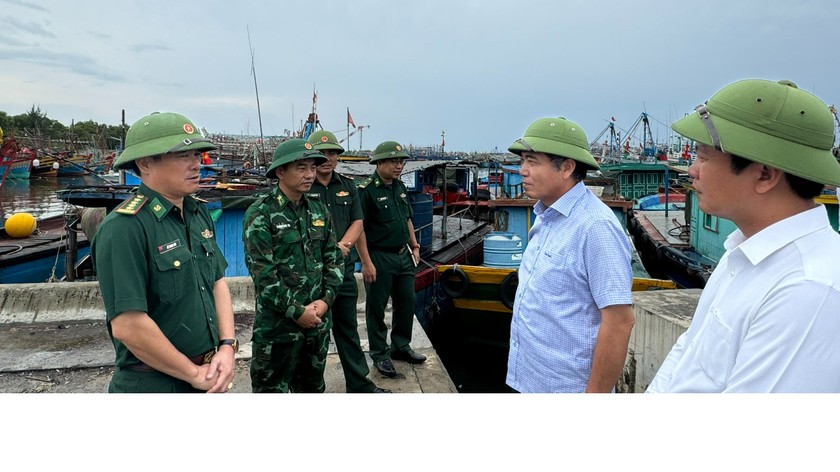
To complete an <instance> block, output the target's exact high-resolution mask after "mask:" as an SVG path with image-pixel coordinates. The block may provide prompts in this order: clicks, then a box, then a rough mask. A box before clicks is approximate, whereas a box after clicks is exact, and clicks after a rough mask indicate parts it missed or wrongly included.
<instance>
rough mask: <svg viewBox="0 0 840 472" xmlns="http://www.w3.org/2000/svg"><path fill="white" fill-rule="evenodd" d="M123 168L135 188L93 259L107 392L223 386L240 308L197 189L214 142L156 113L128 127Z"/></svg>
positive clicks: (95, 245) (109, 222) (108, 224)
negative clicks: (204, 156)
mask: <svg viewBox="0 0 840 472" xmlns="http://www.w3.org/2000/svg"><path fill="white" fill-rule="evenodd" d="M125 141H126V148H125V150H124V151H123V152H122V154H120V156H119V158H117V161H116V163H115V164H114V166H115V167H116V168H117V169H133V170H134V171H135V172H136V173H137V174H138V175H139V176H140V181H141V184H140V187H139V188H138V189H137V193H136V194H135V195H134V196H133V197H130V198H128V199H126V201H125V202H124V203H123V204H122V205H120V206H119V207H117V208H116V209H115V210H114V211H112V212H111V213H109V214H108V215H107V216H106V217H105V219H104V220H103V221H102V224H101V225H100V226H99V229H98V230H97V232H96V235H95V236H94V238H93V241H92V243H91V254H92V256H93V261H94V265H95V268H96V273H97V276H98V279H99V287H100V289H101V291H102V298H103V300H104V301H105V312H106V315H107V321H108V334H109V335H110V337H111V340H112V341H113V343H114V349H115V351H116V361H115V365H116V370H115V371H114V375H113V377H112V378H111V383H110V385H109V387H108V391H109V392H173V393H174V392H203V391H207V392H226V391H228V390H229V389H230V388H231V387H232V386H233V384H232V382H231V381H232V380H233V374H234V365H235V360H234V353H235V351H236V349H237V348H238V345H239V344H238V343H237V342H236V337H235V333H234V323H233V306H232V304H231V298H230V290H229V289H228V285H227V282H225V279H224V271H225V268H226V267H227V262H226V261H225V258H224V255H223V254H222V251H221V249H220V248H219V246H218V245H217V244H216V238H215V231H214V226H213V220H212V219H211V217H210V213H209V211H208V210H207V208H206V207H205V206H204V204H202V203H201V201H199V200H198V199H196V198H194V197H192V196H191V194H193V193H195V192H197V191H198V188H199V187H198V183H199V169H200V167H201V166H200V162H199V159H200V157H201V153H202V151H206V150H211V149H216V146H214V145H213V143H211V142H210V140H209V139H206V138H204V137H202V136H201V134H200V133H198V131H197V129H196V127H195V125H193V123H192V122H191V121H190V120H189V119H187V118H186V117H184V116H182V115H179V114H177V113H152V114H151V115H148V116H145V117H143V118H141V119H139V120H138V121H137V122H136V123H134V124H133V125H132V126H131V128H129V130H128V133H126V140H125Z"/></svg>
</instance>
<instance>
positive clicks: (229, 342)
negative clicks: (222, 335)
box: [219, 338, 239, 353]
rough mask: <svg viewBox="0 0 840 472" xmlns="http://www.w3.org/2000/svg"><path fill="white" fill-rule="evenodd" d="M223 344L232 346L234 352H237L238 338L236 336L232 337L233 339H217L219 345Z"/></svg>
mask: <svg viewBox="0 0 840 472" xmlns="http://www.w3.org/2000/svg"><path fill="white" fill-rule="evenodd" d="M225 345H227V346H230V347H232V348H233V352H234V353H237V352H239V340H238V339H236V338H234V339H220V340H219V347H222V346H225Z"/></svg>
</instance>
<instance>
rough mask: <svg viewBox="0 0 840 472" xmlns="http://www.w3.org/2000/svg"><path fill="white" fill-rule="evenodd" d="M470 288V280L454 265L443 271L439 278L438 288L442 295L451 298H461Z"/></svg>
mask: <svg viewBox="0 0 840 472" xmlns="http://www.w3.org/2000/svg"><path fill="white" fill-rule="evenodd" d="M469 286H470V278H469V277H467V273H466V272H464V270H463V269H461V268H460V267H458V266H457V265H454V266H452V267H450V268H448V269H446V270H445V271H443V274H441V276H440V287H441V289H443V293H445V294H447V295H448V296H450V297H452V298H461V297H463V296H464V294H465V293H467V289H468V288H469Z"/></svg>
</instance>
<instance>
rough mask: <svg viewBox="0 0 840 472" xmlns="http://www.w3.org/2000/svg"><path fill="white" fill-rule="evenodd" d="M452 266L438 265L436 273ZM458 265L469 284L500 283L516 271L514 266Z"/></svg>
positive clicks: (441, 272)
mask: <svg viewBox="0 0 840 472" xmlns="http://www.w3.org/2000/svg"><path fill="white" fill-rule="evenodd" d="M451 267H454V266H452V265H442V266H438V268H437V270H438V273H440V274H443V272H444V271H446V269H449V268H451ZM458 267H459V268H460V269H461V270H463V271H464V273H465V274H467V278H469V280H470V283H471V284H501V283H502V280H504V278H505V277H507V275H508V274H510V273H511V272H516V268H515V267H511V268H502V267H485V266H474V265H458Z"/></svg>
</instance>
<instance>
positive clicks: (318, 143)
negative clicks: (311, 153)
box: [307, 131, 344, 154]
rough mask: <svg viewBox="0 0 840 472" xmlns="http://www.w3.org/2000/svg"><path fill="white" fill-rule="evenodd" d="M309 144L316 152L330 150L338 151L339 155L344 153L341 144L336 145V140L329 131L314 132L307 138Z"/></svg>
mask: <svg viewBox="0 0 840 472" xmlns="http://www.w3.org/2000/svg"><path fill="white" fill-rule="evenodd" d="M307 141H309V144H311V145H312V147H314V148H315V149H317V150H318V151H328V150H330V149H333V150H336V151H338V153H339V154H341V153H342V152H344V148H343V147H341V144H338V138H336V137H335V135H334V134H332V133H330V132H329V131H316V132H314V133H312V135H311V136H309V139H308V140H307Z"/></svg>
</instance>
